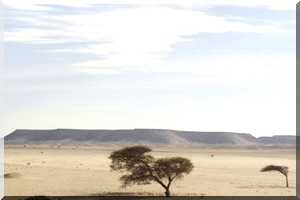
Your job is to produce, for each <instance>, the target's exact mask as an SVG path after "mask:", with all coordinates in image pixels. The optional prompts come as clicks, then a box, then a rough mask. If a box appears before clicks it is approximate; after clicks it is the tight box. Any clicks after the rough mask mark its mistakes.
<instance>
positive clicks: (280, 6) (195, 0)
mask: <svg viewBox="0 0 300 200" xmlns="http://www.w3.org/2000/svg"><path fill="white" fill-rule="evenodd" d="M3 3H4V4H5V5H9V6H11V7H14V8H19V9H29V10H39V9H41V10H43V9H45V8H43V7H42V6H36V5H32V4H57V5H68V6H74V7H81V6H84V4H85V5H86V4H142V5H162V4H172V5H180V6H185V7H191V6H194V5H198V6H203V5H220V4H223V5H237V6H248V7H257V6H266V7H268V8H270V9H274V10H296V4H297V3H298V1H297V0H285V1H274V0H242V1H241V0H201V1H199V0H184V1H182V0H151V1H149V0H72V1H70V0H65V1H62V0H3Z"/></svg>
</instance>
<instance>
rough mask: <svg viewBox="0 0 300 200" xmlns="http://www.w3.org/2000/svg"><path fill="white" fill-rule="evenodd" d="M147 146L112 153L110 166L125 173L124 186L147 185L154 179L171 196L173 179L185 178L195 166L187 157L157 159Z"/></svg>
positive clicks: (123, 177)
mask: <svg viewBox="0 0 300 200" xmlns="http://www.w3.org/2000/svg"><path fill="white" fill-rule="evenodd" d="M151 151H152V150H151V149H150V148H149V147H147V146H131V147H124V148H122V149H120V150H117V151H114V152H112V153H111V155H110V156H109V158H110V159H111V165H110V168H111V169H112V170H118V171H121V172H123V173H125V174H124V175H122V176H121V177H120V181H121V182H122V187H127V186H131V185H133V184H138V185H145V184H150V183H151V182H152V181H154V182H156V183H158V184H160V185H161V186H162V187H163V188H164V189H165V195H166V196H167V197H170V196H171V192H170V186H171V183H172V182H173V180H175V179H181V178H183V176H184V174H189V173H190V172H191V171H192V169H193V168H194V166H193V164H192V162H191V161H190V160H189V159H187V158H182V157H171V158H160V159H155V158H154V157H153V156H151V155H150V154H149V152H151Z"/></svg>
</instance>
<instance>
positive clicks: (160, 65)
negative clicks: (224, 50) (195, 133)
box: [4, 1, 290, 74]
mask: <svg viewBox="0 0 300 200" xmlns="http://www.w3.org/2000/svg"><path fill="white" fill-rule="evenodd" d="M216 2H217V1H212V3H216ZM247 2H248V1H247ZM205 3H206V4H208V2H205ZM231 3H233V4H234V3H237V2H235V1H232V2H231ZM244 4H245V5H246V4H247V3H245V2H244ZM248 4H249V5H250V4H251V2H250V1H249V2H248ZM23 20H25V21H27V22H28V23H29V24H32V25H37V26H40V25H41V24H43V23H46V22H45V21H47V20H50V21H51V20H52V21H55V22H56V23H55V26H53V28H52V29H50V28H49V29H47V30H46V29H39V28H15V29H13V30H10V31H5V33H4V38H5V41H16V42H27V43H52V44H56V43H67V42H89V43H94V44H92V45H89V46H84V47H81V48H78V49H76V52H77V53H78V52H79V53H88V54H94V55H99V57H100V56H101V59H100V58H99V59H95V60H88V61H84V62H81V63H77V64H75V65H74V66H75V67H76V69H77V70H78V71H80V72H87V73H95V74H119V73H122V72H124V71H132V70H138V71H162V72H166V71H168V72H174V71H186V72H196V73H197V72H199V71H200V72H203V70H204V69H205V68H206V70H207V69H211V67H210V66H212V65H220V66H223V69H226V67H225V66H224V63H227V64H230V65H232V66H236V67H239V66H241V64H244V63H243V61H242V60H241V59H239V58H234V61H226V60H225V61H220V60H219V61H206V62H208V63H205V62H203V61H202V62H201V63H199V62H195V63H193V64H192V65H189V64H186V63H183V64H180V63H176V62H173V61H169V60H166V58H167V56H168V55H169V53H170V52H172V51H173V50H174V49H173V45H174V44H176V43H180V42H185V41H188V40H189V39H186V38H184V37H183V36H191V35H195V34H198V33H203V32H207V33H224V32H245V33H249V32H250V33H251V32H255V33H266V32H271V33H273V32H289V31H290V30H285V29H281V28H278V27H276V26H274V25H264V26H254V25H249V24H246V23H241V22H232V21H227V18H225V17H217V16H210V15H208V14H206V13H204V12H200V11H192V10H186V9H174V8H170V7H159V6H144V7H137V8H130V9H128V8H127V9H122V8H116V9H114V10H111V11H106V12H92V13H88V14H80V15H45V16H41V17H40V18H39V19H37V18H34V20H32V18H29V19H27V20H26V19H23ZM247 63H252V64H253V65H257V62H254V63H253V62H248V61H247ZM258 63H259V62H258ZM199 65H201V66H206V67H201V68H200V67H199ZM249 67H250V66H249ZM219 70H222V69H219Z"/></svg>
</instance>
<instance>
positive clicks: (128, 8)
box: [1, 0, 297, 136]
mask: <svg viewBox="0 0 300 200" xmlns="http://www.w3.org/2000/svg"><path fill="white" fill-rule="evenodd" d="M51 2H52V4H47V5H46V4H38V5H37V4H19V3H17V2H16V1H13V0H6V1H4V4H5V6H4V98H3V100H4V110H3V111H4V112H3V115H4V128H3V130H2V131H1V134H2V136H3V135H7V134H8V133H10V132H12V131H13V130H15V129H54V128H82V129H129V128H130V129H131V128H164V129H175V130H191V131H235V132H243V133H251V134H253V135H254V136H261V135H265V136H271V135H278V134H279V135H295V134H296V10H295V4H296V3H297V1H281V2H275V1H266V0H264V1H262V0H260V1H258V0H257V1H235V0H231V1H224V0H222V1H216V0H214V1H212V0H211V1H207V0H205V1H194V2H190V3H185V4H183V3H180V1H177V2H175V1H173V2H175V3H176V4H163V5H162V4H157V5H155V4H154V3H153V4H147V5H146V4H139V5H137V4H135V5H134V4H132V5H130V4H111V5H109V4H102V5H81V4H80V2H86V1H71V2H72V4H70V3H69V4H67V3H62V2H67V1H63V0H61V1H51ZM53 2H55V3H56V4H53ZM69 2H70V1H69ZM162 2H164V1H162ZM181 2H182V1H181ZM220 2H222V4H221V3H220ZM225 2H226V4H225ZM75 3H76V4H75Z"/></svg>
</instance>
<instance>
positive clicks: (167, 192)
mask: <svg viewBox="0 0 300 200" xmlns="http://www.w3.org/2000/svg"><path fill="white" fill-rule="evenodd" d="M165 194H166V197H170V196H171V192H170V189H169V188H166V192H165Z"/></svg>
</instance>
